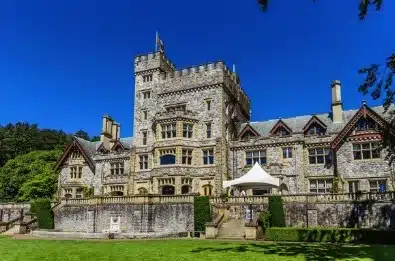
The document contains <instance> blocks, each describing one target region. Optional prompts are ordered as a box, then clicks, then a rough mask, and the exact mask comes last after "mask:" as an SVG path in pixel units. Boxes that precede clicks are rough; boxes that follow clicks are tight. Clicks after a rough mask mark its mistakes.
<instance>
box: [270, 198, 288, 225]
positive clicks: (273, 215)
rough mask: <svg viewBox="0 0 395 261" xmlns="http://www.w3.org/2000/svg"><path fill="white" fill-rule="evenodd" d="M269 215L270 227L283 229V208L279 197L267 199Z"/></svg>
mask: <svg viewBox="0 0 395 261" xmlns="http://www.w3.org/2000/svg"><path fill="white" fill-rule="evenodd" d="M269 214H270V217H269V223H270V226H271V227H285V217H284V207H283V200H282V198H281V196H270V197H269Z"/></svg>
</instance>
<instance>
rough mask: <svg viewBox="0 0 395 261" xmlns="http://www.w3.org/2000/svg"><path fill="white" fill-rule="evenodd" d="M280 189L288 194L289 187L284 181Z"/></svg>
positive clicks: (282, 192)
mask: <svg viewBox="0 0 395 261" xmlns="http://www.w3.org/2000/svg"><path fill="white" fill-rule="evenodd" d="M278 191H279V192H280V194H282V195H284V194H288V187H287V185H285V184H284V183H282V184H281V185H280V187H279V188H278Z"/></svg>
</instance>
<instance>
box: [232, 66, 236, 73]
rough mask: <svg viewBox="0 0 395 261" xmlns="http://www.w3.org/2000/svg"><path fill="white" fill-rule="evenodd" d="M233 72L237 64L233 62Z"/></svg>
mask: <svg viewBox="0 0 395 261" xmlns="http://www.w3.org/2000/svg"><path fill="white" fill-rule="evenodd" d="M233 72H234V73H235V72H236V64H233Z"/></svg>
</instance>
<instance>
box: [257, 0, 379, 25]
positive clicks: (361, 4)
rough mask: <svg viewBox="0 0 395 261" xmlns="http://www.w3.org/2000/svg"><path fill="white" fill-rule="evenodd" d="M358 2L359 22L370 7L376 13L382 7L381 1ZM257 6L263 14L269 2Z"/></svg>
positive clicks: (259, 0)
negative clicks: (372, 7)
mask: <svg viewBox="0 0 395 261" xmlns="http://www.w3.org/2000/svg"><path fill="white" fill-rule="evenodd" d="M312 1H313V2H316V0H312ZM358 1H359V6H358V10H359V13H358V17H359V19H361V20H363V19H364V18H365V16H366V15H367V14H368V9H369V7H370V6H374V7H375V8H376V11H378V10H380V9H381V6H382V5H383V0H358ZM258 4H259V6H260V7H261V9H262V11H263V12H265V11H266V10H267V8H268V5H269V0H258Z"/></svg>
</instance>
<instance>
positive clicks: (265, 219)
mask: <svg viewBox="0 0 395 261" xmlns="http://www.w3.org/2000/svg"><path fill="white" fill-rule="evenodd" d="M258 224H259V226H261V227H262V230H263V231H265V230H266V229H267V228H269V226H270V214H269V213H268V212H264V211H263V212H261V213H259V219H258Z"/></svg>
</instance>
